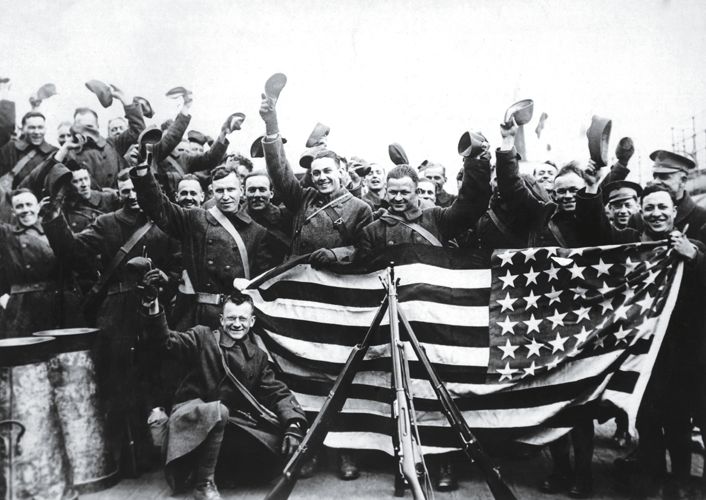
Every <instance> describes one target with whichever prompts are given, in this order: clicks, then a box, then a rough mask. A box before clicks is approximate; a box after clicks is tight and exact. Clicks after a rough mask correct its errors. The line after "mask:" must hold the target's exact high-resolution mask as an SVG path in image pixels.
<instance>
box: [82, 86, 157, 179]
mask: <svg viewBox="0 0 706 500" xmlns="http://www.w3.org/2000/svg"><path fill="white" fill-rule="evenodd" d="M110 92H111V94H112V96H113V97H114V98H115V99H118V100H119V101H120V102H122V104H123V109H124V110H125V118H126V119H127V121H128V125H129V127H128V129H127V130H125V131H123V132H122V133H121V134H120V135H118V136H117V137H116V138H112V137H111V138H108V139H105V138H104V137H102V136H101V135H100V133H99V132H98V130H99V129H98V115H97V114H96V112H95V111H93V110H92V109H90V108H77V109H76V111H74V125H73V130H74V131H75V132H76V133H79V134H82V135H84V136H85V137H86V138H88V139H87V140H86V144H85V145H84V147H83V148H81V149H80V150H79V151H76V152H74V154H73V159H75V160H76V162H77V163H78V164H79V165H81V166H82V167H83V168H85V169H86V170H88V171H89V172H90V174H91V178H92V180H93V182H94V183H95V184H96V186H98V187H111V188H114V187H115V186H116V182H117V181H116V176H117V175H118V172H119V171H120V170H121V169H122V168H124V167H126V166H127V163H126V162H125V160H124V159H123V155H124V154H125V153H126V152H127V150H128V148H129V147H130V146H131V145H132V144H134V143H135V141H137V137H138V136H139V135H140V132H142V130H143V129H144V128H145V120H144V118H143V117H142V108H141V107H140V104H139V103H137V102H133V100H132V99H129V98H128V97H127V96H126V94H125V93H124V92H123V91H121V90H118V89H116V88H115V87H111V90H110Z"/></svg>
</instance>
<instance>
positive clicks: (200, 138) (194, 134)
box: [186, 130, 206, 146]
mask: <svg viewBox="0 0 706 500" xmlns="http://www.w3.org/2000/svg"><path fill="white" fill-rule="evenodd" d="M186 140H187V141H189V142H195V143H196V144H200V145H201V146H203V145H204V144H206V136H205V135H203V134H202V133H201V132H199V131H198V130H189V132H187V134H186Z"/></svg>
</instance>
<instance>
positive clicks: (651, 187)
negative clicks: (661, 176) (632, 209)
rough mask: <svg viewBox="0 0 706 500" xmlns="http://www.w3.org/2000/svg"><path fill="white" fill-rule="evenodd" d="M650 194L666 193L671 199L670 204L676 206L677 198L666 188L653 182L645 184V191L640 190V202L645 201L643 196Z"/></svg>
mask: <svg viewBox="0 0 706 500" xmlns="http://www.w3.org/2000/svg"><path fill="white" fill-rule="evenodd" d="M652 193H667V194H668V195H669V197H670V198H671V199H672V203H674V206H676V205H677V198H676V196H675V195H674V193H673V192H672V190H671V189H669V188H668V187H667V186H663V185H662V184H657V183H655V182H650V183H649V184H647V186H645V189H643V190H642V196H641V197H640V202H642V200H644V199H645V196H647V195H648V194H652Z"/></svg>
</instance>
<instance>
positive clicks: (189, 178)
mask: <svg viewBox="0 0 706 500" xmlns="http://www.w3.org/2000/svg"><path fill="white" fill-rule="evenodd" d="M183 181H196V182H198V184H199V189H201V191H203V187H202V186H201V181H200V180H199V178H198V177H196V176H195V175H194V174H186V175H185V176H184V177H182V178H181V179H179V182H177V188H178V187H179V184H181V183H182V182H183Z"/></svg>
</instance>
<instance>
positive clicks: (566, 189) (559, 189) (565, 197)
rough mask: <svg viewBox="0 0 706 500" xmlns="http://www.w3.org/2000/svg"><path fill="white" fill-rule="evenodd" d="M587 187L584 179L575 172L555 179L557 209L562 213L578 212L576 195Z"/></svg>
mask: <svg viewBox="0 0 706 500" xmlns="http://www.w3.org/2000/svg"><path fill="white" fill-rule="evenodd" d="M585 186H586V183H585V182H584V181H583V179H582V178H581V177H579V176H578V175H576V174H574V173H573V172H572V173H569V174H566V175H562V176H561V177H557V178H556V179H554V201H555V202H556V204H557V208H558V209H559V210H560V211H562V212H573V211H574V210H576V193H578V191H579V189H581V188H582V187H585Z"/></svg>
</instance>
